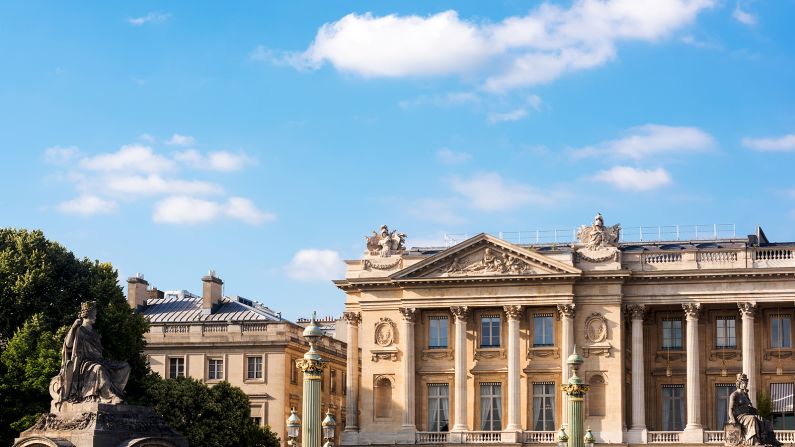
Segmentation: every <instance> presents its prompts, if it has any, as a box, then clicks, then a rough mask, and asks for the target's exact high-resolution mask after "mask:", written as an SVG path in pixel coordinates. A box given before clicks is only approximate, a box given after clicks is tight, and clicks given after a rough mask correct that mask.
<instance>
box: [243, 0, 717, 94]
mask: <svg viewBox="0 0 795 447" xmlns="http://www.w3.org/2000/svg"><path fill="white" fill-rule="evenodd" d="M714 4H715V0H646V1H643V2H639V1H637V0H606V1H601V0H580V1H577V2H574V4H573V5H572V6H571V7H569V8H562V7H559V6H557V5H554V4H550V3H543V4H541V5H540V6H539V7H537V8H535V9H534V10H533V11H531V12H530V13H529V14H528V15H526V16H522V17H508V18H506V19H504V20H502V21H501V22H497V23H491V22H476V21H473V20H465V19H461V18H459V16H458V13H457V12H456V11H452V10H449V11H444V12H440V13H438V14H434V15H430V16H417V15H409V16H399V15H396V14H391V15H387V16H374V15H372V14H370V13H367V14H363V15H358V14H349V15H347V16H345V17H343V18H341V19H340V20H338V21H336V22H331V23H326V24H324V25H323V26H321V27H320V29H319V30H318V31H317V34H316V35H315V39H314V41H313V42H312V43H311V44H310V45H309V47H308V48H307V49H306V50H305V51H303V52H300V53H294V54H290V55H286V56H283V57H282V58H281V60H282V62H284V63H289V64H291V65H293V66H295V67H297V68H301V69H317V68H319V67H320V66H322V65H323V64H325V63H329V64H331V65H333V66H334V67H335V68H336V69H337V70H339V71H344V72H350V73H354V74H357V75H360V76H363V77H391V78H395V77H407V76H408V77H415V76H447V75H459V76H471V75H472V74H475V75H476V76H475V77H476V78H479V79H482V80H483V81H484V84H483V85H484V87H485V88H486V89H487V90H490V91H495V92H501V91H506V90H509V89H512V88H517V87H523V86H527V85H533V84H541V83H546V82H551V81H553V80H555V79H557V78H558V77H559V76H561V75H563V74H565V73H568V72H573V71H578V70H584V69H588V68H592V67H597V66H599V65H603V64H605V63H606V62H608V61H610V60H611V59H613V58H614V57H615V55H616V44H617V43H618V42H620V41H623V40H634V41H648V42H654V41H657V40H660V39H662V38H665V37H668V36H670V35H671V34H672V33H673V32H674V31H676V30H679V29H681V28H683V27H684V26H686V25H688V24H690V23H692V22H693V21H694V20H695V18H696V17H697V16H698V14H699V13H700V12H701V11H703V10H704V9H706V8H710V7H712V6H713V5H714ZM258 50H259V49H258ZM258 50H255V53H257V54H258V53H260V51H258ZM264 58H265V59H272V53H270V52H268V53H267V54H265V56H264Z"/></svg>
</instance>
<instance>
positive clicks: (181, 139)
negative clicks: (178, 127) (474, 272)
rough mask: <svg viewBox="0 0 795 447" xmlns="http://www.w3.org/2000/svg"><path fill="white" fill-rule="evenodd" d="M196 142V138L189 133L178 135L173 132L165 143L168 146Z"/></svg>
mask: <svg viewBox="0 0 795 447" xmlns="http://www.w3.org/2000/svg"><path fill="white" fill-rule="evenodd" d="M195 143H196V139H195V138H193V137H192V136H190V135H180V134H178V133H175V134H173V135H171V138H169V139H168V140H166V144H168V145H170V146H192V145H194V144H195Z"/></svg>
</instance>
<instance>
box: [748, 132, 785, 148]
mask: <svg viewBox="0 0 795 447" xmlns="http://www.w3.org/2000/svg"><path fill="white" fill-rule="evenodd" d="M742 143H743V146H745V147H747V148H749V149H753V150H755V151H764V152H789V151H795V134H787V135H783V136H780V137H766V138H743V140H742Z"/></svg>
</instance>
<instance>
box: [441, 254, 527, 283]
mask: <svg viewBox="0 0 795 447" xmlns="http://www.w3.org/2000/svg"><path fill="white" fill-rule="evenodd" d="M471 258H472V257H470V258H468V259H465V260H463V261H462V260H461V258H460V257H458V256H454V257H453V259H452V261H450V263H449V264H448V265H447V267H445V268H444V269H443V270H442V271H443V272H444V274H443V276H468V275H476V274H481V275H482V274H508V275H527V274H531V273H533V269H532V268H531V266H530V264H528V263H527V262H525V261H524V260H523V259H520V258H519V257H517V256H514V255H511V254H510V253H500V252H497V251H496V250H493V249H491V248H490V247H489V248H486V249H485V250H483V252H482V254H481V255H480V257H479V258H475V259H471Z"/></svg>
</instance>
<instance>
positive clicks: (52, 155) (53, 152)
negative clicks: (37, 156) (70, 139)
mask: <svg viewBox="0 0 795 447" xmlns="http://www.w3.org/2000/svg"><path fill="white" fill-rule="evenodd" d="M79 154H80V150H79V149H78V148H77V147H76V146H53V147H48V148H47V149H45V150H44V161H46V162H47V163H51V164H56V165H57V164H63V163H67V162H70V161H72V160H74V159H75V158H76V157H77V156H78V155H79Z"/></svg>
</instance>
